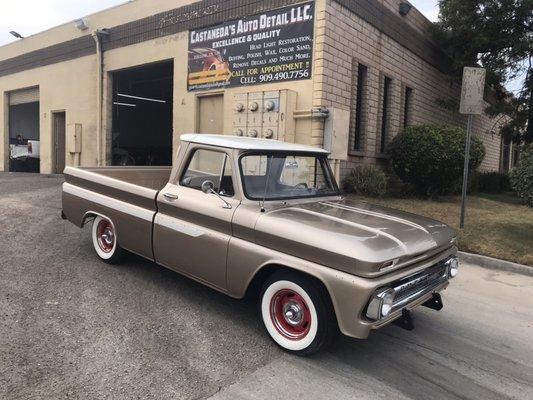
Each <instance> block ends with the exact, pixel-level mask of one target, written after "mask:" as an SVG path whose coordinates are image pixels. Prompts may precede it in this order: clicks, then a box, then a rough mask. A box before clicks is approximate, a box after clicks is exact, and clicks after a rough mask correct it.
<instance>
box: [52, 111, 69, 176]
mask: <svg viewBox="0 0 533 400" xmlns="http://www.w3.org/2000/svg"><path fill="white" fill-rule="evenodd" d="M66 124H67V121H66V114H65V112H64V111H59V112H53V113H52V136H53V144H54V149H53V152H54V171H53V172H54V173H55V174H62V173H63V170H64V169H65V157H66V149H65V134H66V129H67V126H66Z"/></svg>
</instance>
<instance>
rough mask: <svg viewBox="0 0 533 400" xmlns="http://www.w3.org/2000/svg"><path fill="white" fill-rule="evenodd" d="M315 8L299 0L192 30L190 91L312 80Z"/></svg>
mask: <svg viewBox="0 0 533 400" xmlns="http://www.w3.org/2000/svg"><path fill="white" fill-rule="evenodd" d="M314 12H315V9H314V3H307V4H300V5H298V6H293V7H286V8H283V9H279V10H275V11H271V12H267V13H264V14H260V15H254V16H250V17H245V18H242V19H238V20H233V21H229V22H224V23H222V24H219V25H215V26H211V27H208V28H204V29H200V30H194V31H191V32H190V34H189V71H188V74H189V76H188V89H189V90H190V91H192V90H206V89H218V88H225V87H235V86H247V85H256V84H261V83H269V82H284V81H292V80H300V79H308V78H310V77H311V67H312V58H313V34H314V21H313V19H314Z"/></svg>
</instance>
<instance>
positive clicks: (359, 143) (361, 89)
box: [352, 64, 368, 151]
mask: <svg viewBox="0 0 533 400" xmlns="http://www.w3.org/2000/svg"><path fill="white" fill-rule="evenodd" d="M356 72H357V77H355V76H354V78H356V79H357V82H355V85H356V88H355V93H354V99H353V103H354V104H353V107H352V113H353V115H352V135H353V141H352V143H353V144H352V146H353V147H352V150H354V151H362V150H363V137H364V110H365V105H366V89H367V80H368V78H367V75H368V67H367V66H366V65H363V64H357V71H356Z"/></svg>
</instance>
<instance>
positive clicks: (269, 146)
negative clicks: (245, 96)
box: [180, 133, 329, 154]
mask: <svg viewBox="0 0 533 400" xmlns="http://www.w3.org/2000/svg"><path fill="white" fill-rule="evenodd" d="M180 139H181V140H182V141H183V142H190V143H199V144H206V145H210V146H218V147H226V148H230V149H240V150H266V151H298V152H300V151H302V152H309V153H323V154H328V153H329V152H328V151H327V150H324V149H321V148H318V147H312V146H305V145H303V144H296V143H286V142H281V141H279V140H273V139H258V138H251V137H242V136H229V135H208V134H198V133H187V134H184V135H181V138H180Z"/></svg>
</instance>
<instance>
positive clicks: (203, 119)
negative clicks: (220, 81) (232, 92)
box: [198, 94, 224, 135]
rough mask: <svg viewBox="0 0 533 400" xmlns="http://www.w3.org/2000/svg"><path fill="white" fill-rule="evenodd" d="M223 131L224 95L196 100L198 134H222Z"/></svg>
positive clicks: (202, 97)
mask: <svg viewBox="0 0 533 400" xmlns="http://www.w3.org/2000/svg"><path fill="white" fill-rule="evenodd" d="M223 131H224V95H222V94H221V95H214V96H201V97H199V98H198V132H199V133H211V134H218V135H220V134H222V133H223Z"/></svg>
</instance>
